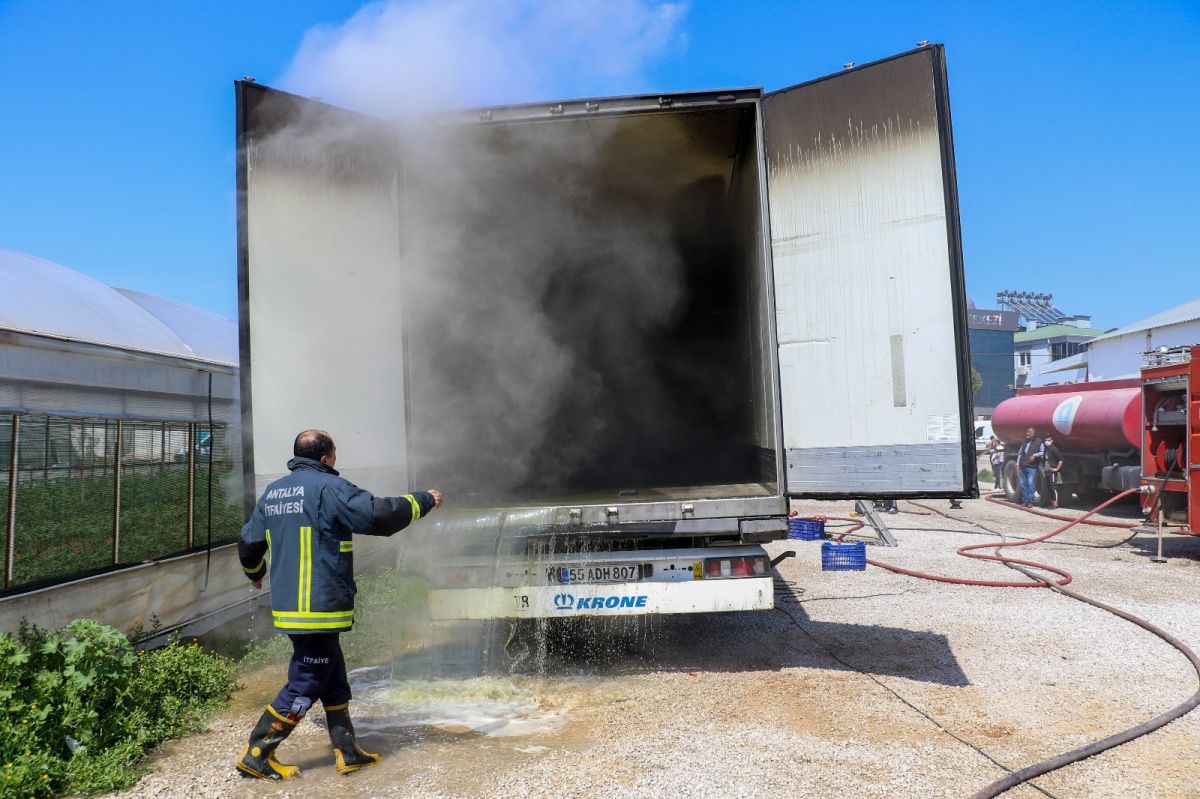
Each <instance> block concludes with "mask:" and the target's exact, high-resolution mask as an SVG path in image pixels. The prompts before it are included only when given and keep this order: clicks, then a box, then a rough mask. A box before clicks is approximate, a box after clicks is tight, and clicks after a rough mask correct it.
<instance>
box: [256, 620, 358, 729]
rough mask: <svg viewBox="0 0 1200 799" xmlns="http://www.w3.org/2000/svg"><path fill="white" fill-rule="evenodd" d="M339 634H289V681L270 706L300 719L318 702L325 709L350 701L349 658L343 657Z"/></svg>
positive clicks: (282, 713) (283, 713)
mask: <svg viewBox="0 0 1200 799" xmlns="http://www.w3.org/2000/svg"><path fill="white" fill-rule="evenodd" d="M339 635H340V634H339V633H309V634H307V635H289V636H288V638H291V639H292V662H291V663H290V664H289V665H288V681H287V685H285V686H283V689H282V690H280V692H279V695H278V696H276V697H275V701H273V702H272V703H271V707H273V708H275V709H276V710H277V711H279V713H280V714H281V715H289V714H290V715H291V717H293V718H296V719H299V718H301V717H303V716H304V714H305V713H307V712H308V709H309V708H310V707H312V706H313V704H314V703H316V702H318V701H319V702H321V703H322V704H323V705H325V707H326V709H328V708H330V707H337V706H339V705H345V704H346V703H347V702H349V701H350V681H349V680H348V679H347V678H346V659H345V658H344V657H342V645H341V642H340V641H339V640H338V636H339Z"/></svg>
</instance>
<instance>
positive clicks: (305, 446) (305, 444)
mask: <svg viewBox="0 0 1200 799" xmlns="http://www.w3.org/2000/svg"><path fill="white" fill-rule="evenodd" d="M292 454H293V455H295V456H296V457H297V458H311V459H312V460H314V461H320V462H321V463H324V464H325V465H326V466H329V467H332V466H333V461H334V459H335V458H336V457H337V448H336V447H335V446H334V445H333V436H331V435H329V433H326V432H325V431H324V430H315V429H314V430H305V431H304V432H303V433H301V434H300V435H298V436H296V443H294V444H293V445H292Z"/></svg>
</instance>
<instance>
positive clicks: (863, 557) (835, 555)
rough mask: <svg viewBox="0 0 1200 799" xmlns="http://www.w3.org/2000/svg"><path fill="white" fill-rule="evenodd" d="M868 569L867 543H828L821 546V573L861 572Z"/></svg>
mask: <svg viewBox="0 0 1200 799" xmlns="http://www.w3.org/2000/svg"><path fill="white" fill-rule="evenodd" d="M866 568H867V542H865V541H855V542H853V543H851V544H838V543H835V542H833V541H826V542H825V543H824V544H821V571H827V572H851V571H854V572H860V571H865V570H866Z"/></svg>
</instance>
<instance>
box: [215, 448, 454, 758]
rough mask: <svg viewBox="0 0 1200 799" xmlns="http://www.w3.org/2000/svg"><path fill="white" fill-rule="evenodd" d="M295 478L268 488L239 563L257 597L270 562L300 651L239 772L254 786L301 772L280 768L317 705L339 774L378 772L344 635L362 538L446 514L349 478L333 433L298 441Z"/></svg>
mask: <svg viewBox="0 0 1200 799" xmlns="http://www.w3.org/2000/svg"><path fill="white" fill-rule="evenodd" d="M292 451H293V454H294V455H295V457H293V458H292V459H291V460H290V461H288V465H287V466H288V471H289V472H290V473H289V474H288V475H286V476H284V477H281V478H280V479H278V480H276V481H275V482H273V483H271V484H270V485H269V486H267V490H266V491H265V492H263V495H262V496H261V497H260V498H259V500H258V503H257V504H256V505H255V507H254V512H253V514H251V516H250V521H248V522H246V525H245V526H244V527H243V528H242V534H241V537H240V539H239V540H238V558H239V559H240V560H241V562H242V569H243V570H244V571H245V573H246V576H247V577H248V578H249V579H250V581H251V583H252V584H253V585H254V587H255V588H261V587H262V579H263V577H264V576H265V575H266V573H267V563H266V555H267V553H268V552H270V554H271V565H270V571H271V615H272V616H273V618H274V622H275V628H276V629H277V630H279V631H280V632H282V633H285V634H287V636H288V637H289V638H290V639H291V641H292V660H291V663H290V665H289V666H288V681H287V685H285V686H284V687H283V688H282V689H281V690H280V691H279V694H278V695H277V696H276V697H275V699H274V700H273V701H272V702H271V704H269V705H267V708H266V710H265V711H264V712H263V714H262V717H261V718H260V719H259V720H258V723H257V724H256V725H255V726H254V730H253V732H251V733H250V742H249V743H248V744H247V745H246V748H245V749H244V750H243V751H242V754H241V755H240V756H239V757H238V759H237V761H236V763H235V765H236V766H237V770H238V771H239V772H240V773H241V774H242V775H243V776H245V777H257V778H259V779H270V780H283V779H288V778H290V777H295V776H298V775H299V773H300V769H299V768H297V767H296V766H290V765H286V764H284V763H280V762H279V761H278V760H276V759H275V749H276V748H277V747H278V746H279V744H281V743H282V742H283V740H284V739H285V738H287V737H288V735H290V734H291V732H292V730H294V729H295V727H296V725H297V724H298V723H299V722H300V720H301V719H302V718H304V715H305V714H306V713H307V712H308V710H309V708H311V707H312V705H313V703H314V702H317V701H320V702H321V704H322V705H324V707H325V716H326V718H327V719H328V721H329V740H330V743H331V744H332V745H333V756H334V763H335V765H336V767H337V771H338V773H339V774H348V773H350V772H352V771H357V770H358V769H360V768H364V767H366V766H371V765H374V764H375V763H378V762H379V755H377V754H373V753H371V752H366V751H363V749H362V748H360V747H359V745H358V743H357V741H356V740H355V737H354V725H353V724H352V723H351V721H350V710H349V703H350V683H349V681H348V680H347V678H346V661H345V659H344V658H343V657H342V647H341V643H340V641H339V639H338V637H339V635H340V634H341V633H343V632H346V631H347V630H349V629H350V627H351V624H352V623H353V621H354V594H355V591H356V588H355V585H354V551H353V550H354V539H353V534H354V533H362V534H365V535H383V536H388V535H392V534H393V533H396V532H398V531H400V530H402V529H404V528H405V527H407V526H408V525H410V524H412V523H413V522H415V521H417V520H418V519H420V518H421V517H422V516H424V515H426V514H428V513H429V512H430V511H432V510H433V509H434V508H439V507H441V505H442V495H441V493H440V492H438V491H432V490H431V491H417V492H414V493H412V494H405V495H404V496H400V497H376V496H373V495H371V493H370V492H368V491H364V490H363V489H361V488H358V487H357V486H355V485H354V484H352V483H350V482H349V481H347V480H346V479H344V478H342V477H340V476H339V475H338V472H337V470H336V469H334V464H335V463H336V461H337V450H336V448H335V447H334V444H333V439H332V438H331V437H330V435H329V433H326V432H325V431H324V430H305V431H304V432H303V433H301V434H300V435H298V436H296V441H295V444H294V445H293V448H292Z"/></svg>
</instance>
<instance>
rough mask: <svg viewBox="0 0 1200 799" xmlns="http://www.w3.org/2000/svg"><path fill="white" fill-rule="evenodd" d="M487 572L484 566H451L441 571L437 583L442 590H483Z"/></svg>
mask: <svg viewBox="0 0 1200 799" xmlns="http://www.w3.org/2000/svg"><path fill="white" fill-rule="evenodd" d="M488 572H489V569H488V567H486V566H452V567H449V568H445V569H442V570H441V574H440V575H438V576H439V578H440V579H439V580H438V583H439V584H440V585H441V587H443V588H483V587H486V586H487V584H488Z"/></svg>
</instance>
